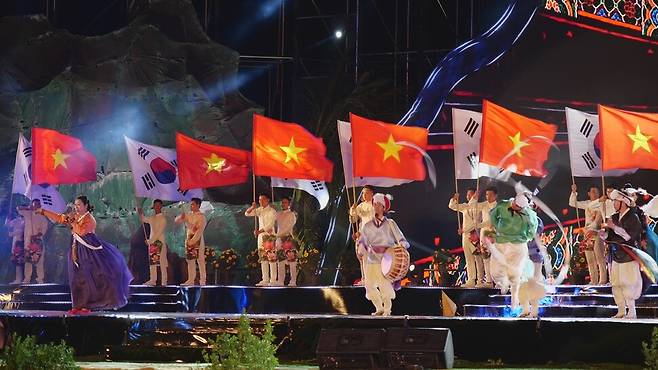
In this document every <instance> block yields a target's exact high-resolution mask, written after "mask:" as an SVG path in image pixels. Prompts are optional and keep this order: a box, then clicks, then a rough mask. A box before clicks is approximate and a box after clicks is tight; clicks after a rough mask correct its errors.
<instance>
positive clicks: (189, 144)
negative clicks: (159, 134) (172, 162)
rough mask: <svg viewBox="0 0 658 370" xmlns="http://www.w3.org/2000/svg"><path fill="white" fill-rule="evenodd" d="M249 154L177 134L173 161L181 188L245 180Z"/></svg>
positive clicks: (203, 186)
mask: <svg viewBox="0 0 658 370" xmlns="http://www.w3.org/2000/svg"><path fill="white" fill-rule="evenodd" d="M250 158H251V153H250V152H248V151H246V150H240V149H235V148H229V147H226V146H219V145H212V144H208V143H204V142H202V141H198V140H195V139H192V138H191V137H189V136H185V135H183V134H181V133H180V132H177V133H176V160H177V161H178V177H179V179H180V180H179V181H180V188H181V190H188V189H195V188H212V187H215V186H227V185H235V184H242V183H244V182H247V178H248V177H249V167H250V163H249V160H250Z"/></svg>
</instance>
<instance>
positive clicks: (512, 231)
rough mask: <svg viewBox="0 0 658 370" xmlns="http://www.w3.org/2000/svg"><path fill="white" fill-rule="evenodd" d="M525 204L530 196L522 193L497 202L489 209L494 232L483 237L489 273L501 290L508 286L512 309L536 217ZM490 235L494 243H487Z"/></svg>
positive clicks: (524, 269) (524, 268)
mask: <svg viewBox="0 0 658 370" xmlns="http://www.w3.org/2000/svg"><path fill="white" fill-rule="evenodd" d="M529 205H530V199H529V198H528V196H527V195H526V194H523V193H519V194H517V195H516V197H514V199H512V200H507V201H502V202H498V205H496V207H495V208H494V209H492V210H491V225H492V226H493V228H494V233H495V234H494V235H493V236H492V237H487V239H485V242H487V243H490V245H489V249H490V250H491V275H492V277H493V279H494V281H495V282H496V285H497V286H498V287H500V289H501V291H502V292H506V291H507V290H508V289H510V290H511V295H512V302H511V303H512V309H513V310H514V309H516V308H517V307H518V306H519V302H520V301H519V288H520V286H521V283H522V282H523V281H522V279H523V277H524V272H527V270H526V269H527V267H528V266H532V265H531V264H530V265H529V263H530V260H529V258H528V244H527V243H528V241H530V240H532V239H533V238H534V237H535V234H536V232H537V222H538V221H537V214H536V213H535V211H533V210H532V209H531V208H530V207H529ZM491 238H493V242H494V243H491ZM530 273H532V271H530Z"/></svg>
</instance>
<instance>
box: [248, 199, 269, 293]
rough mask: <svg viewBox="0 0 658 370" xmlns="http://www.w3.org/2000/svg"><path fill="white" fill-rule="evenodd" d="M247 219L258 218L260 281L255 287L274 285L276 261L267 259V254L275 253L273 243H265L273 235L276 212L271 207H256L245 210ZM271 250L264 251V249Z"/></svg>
mask: <svg viewBox="0 0 658 370" xmlns="http://www.w3.org/2000/svg"><path fill="white" fill-rule="evenodd" d="M244 215H245V216H247V217H258V230H260V231H261V232H260V233H259V234H258V237H257V241H258V255H259V260H260V271H261V274H262V277H263V278H262V280H261V281H260V282H259V283H258V284H256V286H267V285H276V282H277V266H276V259H274V260H272V261H270V260H268V258H267V252H269V253H276V251H275V250H274V249H275V245H274V242H269V241H266V240H265V239H266V238H268V237H272V236H273V235H274V225H275V223H276V210H275V209H274V208H272V206H271V205H269V204H268V205H267V207H258V208H254V209H251V208H250V209H247V211H245V213H244ZM266 248H268V249H271V250H268V251H266V250H265V249H266Z"/></svg>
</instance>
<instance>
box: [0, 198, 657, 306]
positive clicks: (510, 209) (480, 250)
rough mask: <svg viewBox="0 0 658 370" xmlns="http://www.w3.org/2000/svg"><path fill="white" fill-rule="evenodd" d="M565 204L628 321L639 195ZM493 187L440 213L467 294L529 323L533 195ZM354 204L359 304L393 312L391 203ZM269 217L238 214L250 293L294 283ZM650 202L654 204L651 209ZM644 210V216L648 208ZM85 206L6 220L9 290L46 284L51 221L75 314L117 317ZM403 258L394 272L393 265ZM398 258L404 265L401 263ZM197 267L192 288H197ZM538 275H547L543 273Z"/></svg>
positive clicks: (201, 222)
mask: <svg viewBox="0 0 658 370" xmlns="http://www.w3.org/2000/svg"><path fill="white" fill-rule="evenodd" d="M571 190H572V192H571V195H570V197H569V204H570V205H571V206H572V207H576V208H578V209H582V210H583V211H584V213H585V225H584V228H583V230H584V234H585V236H584V239H583V242H582V243H584V244H585V245H586V248H585V256H586V259H587V263H588V266H589V273H590V276H591V281H590V284H592V285H603V284H607V283H608V277H609V278H610V285H611V286H612V292H613V296H614V300H615V302H616V304H617V306H618V308H619V311H618V313H617V315H615V317H626V318H635V317H636V311H635V300H637V299H638V298H639V296H640V295H641V293H642V277H641V272H640V265H639V264H638V262H637V260H636V258H634V253H633V250H634V249H636V248H639V247H640V242H641V240H642V238H643V232H644V230H645V227H646V223H645V222H646V221H645V220H646V219H645V215H644V214H643V211H642V209H640V208H639V207H637V206H636V200H637V192H636V191H635V190H634V189H632V188H630V187H627V188H622V189H614V188H608V189H606V196H603V197H602V196H601V195H600V191H599V188H597V187H596V186H592V187H590V188H589V190H588V192H587V196H588V199H586V200H578V193H577V188H576V186H575V185H573V186H572V189H571ZM497 197H498V192H497V190H496V188H494V187H490V188H487V189H486V190H485V200H484V201H483V202H479V201H478V191H477V189H474V188H470V189H468V190H467V193H466V203H459V194H454V196H453V197H452V198H451V199H450V201H449V203H448V207H449V208H450V209H452V210H454V211H456V212H459V213H460V214H461V215H462V217H461V222H460V228H459V230H458V232H459V233H460V234H461V237H462V244H463V250H464V256H465V261H466V277H467V278H466V282H465V284H463V287H466V288H473V287H475V288H493V287H496V288H498V289H500V290H501V291H502V292H504V293H506V292H510V294H511V305H512V308H513V309H516V308H517V307H519V306H521V307H522V313H521V316H528V317H536V316H537V315H538V305H539V300H540V299H541V298H542V297H543V296H544V295H545V294H546V286H547V284H548V283H550V281H551V279H552V278H553V277H552V276H551V274H552V268H551V265H550V260H549V257H548V254H547V253H546V249H545V247H544V246H543V245H542V244H541V243H540V238H539V235H540V234H541V233H542V231H543V224H542V221H541V219H540V218H539V217H538V215H537V212H538V209H537V207H536V206H535V204H534V202H533V194H532V193H529V192H519V193H518V194H516V196H515V197H514V198H512V199H509V200H501V201H499V200H498V199H497ZM361 199H362V201H361V202H360V203H359V204H354V205H352V206H351V207H350V209H349V219H350V222H351V223H352V224H353V226H354V234H353V238H354V241H355V243H354V244H355V253H356V256H357V259H358V260H359V262H360V268H361V279H360V284H361V285H363V286H364V287H365V292H366V298H367V299H368V300H370V301H371V302H372V304H373V306H374V313H373V315H382V316H387V315H390V314H391V308H392V301H393V299H395V291H396V290H397V289H399V287H400V280H401V279H402V278H403V277H404V275H405V274H406V272H407V268H408V261H409V254H408V252H407V251H406V250H407V249H408V248H409V243H408V242H407V241H406V239H405V237H404V235H403V233H402V232H401V231H400V228H399V227H398V225H397V224H396V223H395V221H393V220H392V219H390V218H387V217H386V215H387V213H388V212H389V210H390V207H391V197H390V196H389V195H385V194H381V193H378V194H375V193H374V192H373V189H372V188H371V187H369V186H366V187H364V188H363V190H362V193H361ZM280 203H281V209H280V210H276V209H275V208H274V207H273V205H272V204H271V199H270V197H269V196H268V195H266V194H262V195H260V196H259V197H258V204H256V203H255V202H254V203H252V204H251V206H250V207H249V208H248V209H247V210H246V211H245V213H244V215H245V216H247V217H254V218H255V220H254V225H255V227H254V236H255V238H256V246H257V248H258V255H259V262H260V267H261V273H262V279H261V281H260V282H258V283H257V284H256V285H257V286H284V283H285V281H286V270H287V269H288V270H289V271H290V279H289V282H288V286H295V285H296V282H297V255H296V242H295V240H294V238H293V229H294V227H295V223H296V221H297V215H296V213H295V212H293V211H292V210H291V209H290V199H289V198H287V197H286V198H282V199H281V202H280ZM654 203H656V204H654ZM200 206H201V200H200V199H198V198H194V199H192V201H191V202H190V211H188V212H183V213H181V214H180V215H178V216H177V217H176V219H175V222H176V223H181V224H184V226H185V230H186V234H185V235H186V238H185V255H186V256H185V257H186V262H187V280H186V281H185V282H183V283H182V285H195V284H197V282H198V284H199V285H205V284H206V263H205V242H204V237H203V234H204V230H205V227H206V218H205V215H204V214H203V212H201V210H200ZM647 206H649V208H647ZM647 206H645V207H643V209H644V210H646V211H647V212H648V213H649V214H651V215H652V216H655V215H653V214H652V213H656V214H657V215H658V211H657V210H658V201H657V202H654V201H652V202H649V204H647ZM162 207H163V203H162V201H160V200H157V199H156V200H154V202H153V207H152V211H153V212H152V214H150V215H145V214H144V213H143V211H142V209H139V208H138V209H137V211H138V214H139V215H140V218H141V221H142V222H143V223H145V224H149V226H150V228H149V229H150V230H149V234H148V238H146V240H145V242H146V245H147V246H148V250H149V263H150V270H149V273H150V274H149V275H150V276H149V280H148V281H147V282H146V283H145V284H147V285H156V284H158V279H157V278H158V270H160V271H159V272H160V281H159V284H161V285H167V284H168V283H169V281H168V276H167V243H166V240H165V239H166V238H165V236H166V233H167V219H166V217H165V216H164V214H163V213H162ZM92 211H93V207H92V206H91V205H90V204H89V201H88V199H87V198H86V197H85V196H79V197H78V198H76V200H75V203H74V211H73V212H71V213H67V214H56V213H53V212H50V211H47V210H45V209H43V208H41V205H40V203H39V201H38V200H34V201H32V203H31V204H30V206H29V207H18V208H17V214H16V215H15V217H13V218H12V217H10V218H9V219H8V220H7V221H6V226H7V227H8V229H9V231H10V235H11V236H12V237H13V245H12V254H11V259H12V261H13V262H14V264H15V265H16V276H15V279H14V281H13V282H12V283H13V284H20V283H30V282H31V281H32V279H33V276H32V275H33V273H34V274H35V275H36V282H37V283H43V282H44V273H43V262H44V248H45V245H44V239H43V238H44V235H45V234H46V231H47V230H48V226H49V222H48V220H51V221H53V222H55V223H59V224H65V225H68V226H69V227H70V229H71V234H72V247H71V249H70V251H69V255H68V259H69V266H68V277H69V284H70V287H71V296H72V301H73V310H72V311H74V312H80V313H85V312H89V310H92V309H116V308H119V307H122V306H124V305H125V304H126V303H127V298H128V294H129V292H128V290H129V289H128V284H129V283H130V282H131V281H132V279H133V277H132V275H131V273H130V271H129V269H128V267H127V265H126V262H125V259H124V257H123V256H122V255H121V253H120V251H119V250H118V249H117V248H116V247H115V246H113V245H111V244H110V243H108V242H106V241H104V240H102V239H100V238H99V237H98V236H97V235H96V234H95V228H96V221H95V219H94V217H93V215H92V213H91V212H92ZM398 257H400V258H399V259H401V260H403V262H402V264H401V265H400V266H398V267H395V266H391V259H396V258H398ZM405 259H406V265H405V264H404V260H405ZM197 268H198V280H197V278H196V277H197ZM545 273H546V274H545Z"/></svg>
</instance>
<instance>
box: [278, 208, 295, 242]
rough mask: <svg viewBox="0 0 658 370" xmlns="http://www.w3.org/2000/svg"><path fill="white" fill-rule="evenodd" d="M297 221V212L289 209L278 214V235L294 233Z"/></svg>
mask: <svg viewBox="0 0 658 370" xmlns="http://www.w3.org/2000/svg"><path fill="white" fill-rule="evenodd" d="M296 222H297V214H296V213H295V212H293V211H291V210H289V209H287V210H285V211H281V212H279V213H277V214H276V235H277V236H279V237H282V236H286V235H292V230H293V228H294V227H295V223H296Z"/></svg>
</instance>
